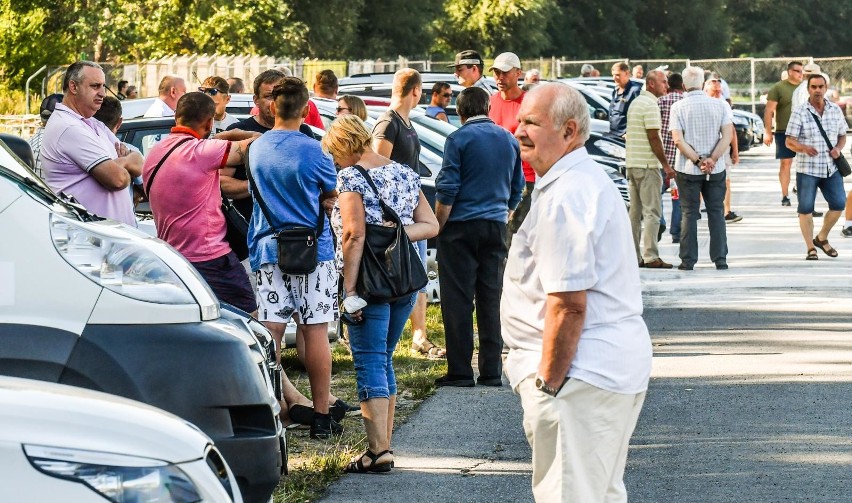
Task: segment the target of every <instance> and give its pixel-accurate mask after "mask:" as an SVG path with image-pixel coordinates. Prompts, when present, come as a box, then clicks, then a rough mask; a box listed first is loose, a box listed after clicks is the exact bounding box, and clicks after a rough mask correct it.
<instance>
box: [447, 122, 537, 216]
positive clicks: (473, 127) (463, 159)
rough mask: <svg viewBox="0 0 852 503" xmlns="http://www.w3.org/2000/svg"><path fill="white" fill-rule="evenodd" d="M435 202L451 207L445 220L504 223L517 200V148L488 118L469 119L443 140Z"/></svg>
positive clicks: (521, 174) (521, 184) (520, 174)
mask: <svg viewBox="0 0 852 503" xmlns="http://www.w3.org/2000/svg"><path fill="white" fill-rule="evenodd" d="M435 189H436V192H437V193H436V196H435V197H436V199H437V200H438V202H440V203H441V204H445V205H448V206H449V205H451V206H452V207H453V209H452V211H451V212H450V217H449V219H448V220H449V221H450V222H456V221H465V220H497V221H500V222H503V223H506V222H507V218H508V211H509V209H510V208H511V209H515V207H516V206H517V205H518V203H519V202H520V201H521V192H522V191H523V189H524V171H523V169H522V168H521V149H520V146H518V141H517V140H516V139H515V137H514V136H512V134H511V133H509V132H508V131H506V130H505V129H503V128H501V127H500V126H498V125H496V124H494V122H493V121H492V120H491V119H489V118H488V117H485V116H481V117H474V118H471V119H468V121H467V122H466V123H465V124H464V125H463V126H462V127H460V128H459V129H457V130H456V131H453V132H452V133H451V134H450V135H449V136H447V141H446V143H445V144H444V163H443V166H442V167H441V172H440V173H438V177H437V178H436V180H435Z"/></svg>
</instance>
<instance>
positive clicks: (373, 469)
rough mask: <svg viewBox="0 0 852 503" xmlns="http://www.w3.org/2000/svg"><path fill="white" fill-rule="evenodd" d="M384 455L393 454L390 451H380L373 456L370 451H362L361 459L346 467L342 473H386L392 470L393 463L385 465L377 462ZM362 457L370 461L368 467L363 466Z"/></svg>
mask: <svg viewBox="0 0 852 503" xmlns="http://www.w3.org/2000/svg"><path fill="white" fill-rule="evenodd" d="M385 454H388V455H392V454H393V453H392V452H391V451H382V452H380V453H378V454H373V452H372V451H370V450H369V449H367V450H366V451H364V454H361V457H359V458H358V459H357V460H355V461H352V462H350V463H349V464H348V465H346V468H344V469H343V471H344V472H346V473H387V472H389V471H391V468H393V461H389V462H387V463H379V462H378V460H379V458H380V457H382V456H384V455H385ZM364 457H367V458H369V459H370V466H364Z"/></svg>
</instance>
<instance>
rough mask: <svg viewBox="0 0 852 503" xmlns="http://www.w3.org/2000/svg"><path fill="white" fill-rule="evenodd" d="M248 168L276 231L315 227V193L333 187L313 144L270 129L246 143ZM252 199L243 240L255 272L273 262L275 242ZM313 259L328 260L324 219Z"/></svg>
mask: <svg viewBox="0 0 852 503" xmlns="http://www.w3.org/2000/svg"><path fill="white" fill-rule="evenodd" d="M249 165H250V168H251V174H252V176H253V177H254V182H255V183H256V184H257V190H258V191H260V194H261V196H263V202H264V203H266V209H267V211H268V212H269V213H270V214H271V215H272V218H273V219H274V220H275V222H273V224H274V225H275V229H276V230H281V229H291V228H293V227H314V228H315V227H316V226H317V216H318V215H319V208H320V206H319V198H320V194H322V193H323V192H331V191H333V190H334V189H335V185H336V184H337V173H336V171H335V169H334V164H333V163H332V161H331V159H329V158H328V157H327V156H326V155H325V154H324V153H323V151H322V148H321V147H320V144H319V142H317V141H316V140H314V139H313V138H308V137H307V136H305V135H304V134H302V133H300V132H298V131H282V130H272V131H269V132H266V133H264V134H263V136H261V137H260V138H258V139H257V140H255V141H254V142H253V143H252V144H251V148H250V150H249ZM249 190H251V187H249ZM252 198H253V199H254V204H253V209H252V214H251V221H250V222H249V230H248V242H249V259H250V260H251V268H252V270H253V271H256V270H258V269H260V266H261V265H263V264H275V263H277V262H278V244H277V242H276V241H275V239H273V237H272V235H273V233H274V231H273V230H272V228H271V227H270V225H269V223H268V222H267V221H266V218H265V217H264V215H263V212H262V211H261V209H260V205H258V203H257V198H255V196H254V194H252ZM317 258H318V259H319V261H320V262H324V261H327V260H333V259H334V245H333V244H332V241H331V233H330V232H329V226H328V218H325V223H324V225H323V231H322V234H320V236H319V249H318V250H317Z"/></svg>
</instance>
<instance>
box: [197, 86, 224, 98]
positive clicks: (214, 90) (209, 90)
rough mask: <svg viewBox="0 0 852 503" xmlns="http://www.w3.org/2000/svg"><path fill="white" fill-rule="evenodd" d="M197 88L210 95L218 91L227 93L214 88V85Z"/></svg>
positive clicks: (214, 94)
mask: <svg viewBox="0 0 852 503" xmlns="http://www.w3.org/2000/svg"><path fill="white" fill-rule="evenodd" d="M198 90H199V91H201V92H202V93H204V94H209V95H210V96H216V95H217V94H219V93H222V94H227V93H225V92H223V91H220V90H218V89H216V88H215V87H199V88H198Z"/></svg>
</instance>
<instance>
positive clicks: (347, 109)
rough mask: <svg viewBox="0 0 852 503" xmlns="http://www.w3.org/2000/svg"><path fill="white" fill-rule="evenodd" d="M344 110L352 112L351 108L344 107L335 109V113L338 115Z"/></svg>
mask: <svg viewBox="0 0 852 503" xmlns="http://www.w3.org/2000/svg"><path fill="white" fill-rule="evenodd" d="M344 110H346V111H347V112H351V111H352V109H351V108H346V107H337V113H340V112H342V111H344Z"/></svg>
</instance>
